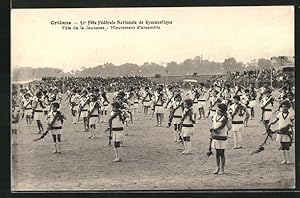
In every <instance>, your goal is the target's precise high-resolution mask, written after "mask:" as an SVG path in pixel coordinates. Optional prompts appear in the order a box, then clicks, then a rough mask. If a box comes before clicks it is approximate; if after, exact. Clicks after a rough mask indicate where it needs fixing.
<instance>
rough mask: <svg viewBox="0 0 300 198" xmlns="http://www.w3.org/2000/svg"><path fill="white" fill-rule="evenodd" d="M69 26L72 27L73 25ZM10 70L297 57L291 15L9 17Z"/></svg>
mask: <svg viewBox="0 0 300 198" xmlns="http://www.w3.org/2000/svg"><path fill="white" fill-rule="evenodd" d="M119 19H120V20H137V21H138V20H170V21H172V22H173V24H172V25H168V26H161V29H160V30H107V31H103V30H77V31H75V30H63V29H62V28H61V27H62V26H61V25H51V21H70V22H72V23H73V22H79V21H80V20H82V21H83V20H96V21H98V20H119ZM72 26H73V25H72ZM108 27H110V26H108ZM11 38H12V48H11V50H12V67H13V68H14V67H24V66H32V67H55V68H60V69H63V70H64V71H70V70H71V69H80V68H81V67H83V66H85V67H94V66H97V65H100V64H104V63H107V62H111V63H113V64H115V65H120V64H123V63H136V64H138V65H141V64H143V63H144V62H156V63H159V64H160V63H165V62H170V61H176V62H178V63H179V62H182V61H184V60H185V59H187V58H194V57H195V56H198V55H201V54H203V57H204V58H205V59H209V60H214V61H220V62H222V61H223V60H224V59H225V58H227V57H235V58H236V59H237V60H238V61H243V62H247V61H249V60H251V59H255V58H261V57H264V58H268V59H269V58H271V57H272V56H277V55H287V56H294V8H293V7H292V6H269V7H263V6H260V7H190V8H187V7H185V8H100V9H31V10H30V9H26V10H22V9H17V10H12V37H11Z"/></svg>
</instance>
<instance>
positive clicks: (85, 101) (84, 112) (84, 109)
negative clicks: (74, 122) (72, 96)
mask: <svg viewBox="0 0 300 198" xmlns="http://www.w3.org/2000/svg"><path fill="white" fill-rule="evenodd" d="M88 99H89V98H88V97H82V98H81V99H80V106H81V112H80V117H81V118H86V117H88V110H89V103H88Z"/></svg>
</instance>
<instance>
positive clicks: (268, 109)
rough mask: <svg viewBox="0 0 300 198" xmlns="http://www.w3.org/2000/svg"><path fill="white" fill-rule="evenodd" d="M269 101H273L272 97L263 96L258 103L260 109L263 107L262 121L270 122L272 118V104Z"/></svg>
mask: <svg viewBox="0 0 300 198" xmlns="http://www.w3.org/2000/svg"><path fill="white" fill-rule="evenodd" d="M271 100H273V97H272V96H271V95H269V96H267V97H266V96H264V97H263V98H262V99H261V101H260V105H261V107H263V106H264V109H263V111H264V113H263V120H271V118H272V108H273V105H272V102H270V101H271Z"/></svg>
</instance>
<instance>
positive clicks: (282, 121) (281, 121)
mask: <svg viewBox="0 0 300 198" xmlns="http://www.w3.org/2000/svg"><path fill="white" fill-rule="evenodd" d="M276 119H277V120H278V128H277V129H282V128H284V127H286V126H287V125H289V124H291V123H292V122H293V121H294V120H295V118H294V115H293V114H292V113H290V112H289V111H288V112H287V113H283V112H280V113H278V114H277V116H276ZM276 141H277V142H291V139H290V137H289V136H288V135H286V134H277V135H276Z"/></svg>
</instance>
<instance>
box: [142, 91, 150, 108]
mask: <svg viewBox="0 0 300 198" xmlns="http://www.w3.org/2000/svg"><path fill="white" fill-rule="evenodd" d="M150 95H151V94H150V92H145V93H144V106H145V107H150V106H151V96H150Z"/></svg>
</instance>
